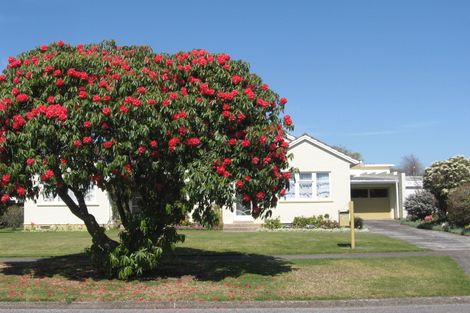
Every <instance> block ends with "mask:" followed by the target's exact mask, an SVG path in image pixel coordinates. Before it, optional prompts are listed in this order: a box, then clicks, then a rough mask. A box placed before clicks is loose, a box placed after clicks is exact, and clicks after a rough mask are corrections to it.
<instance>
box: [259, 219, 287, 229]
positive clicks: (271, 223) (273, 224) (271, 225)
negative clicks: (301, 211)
mask: <svg viewBox="0 0 470 313" xmlns="http://www.w3.org/2000/svg"><path fill="white" fill-rule="evenodd" d="M263 227H264V228H267V229H279V228H282V223H281V218H280V217H277V218H270V219H266V221H265V222H264V224H263Z"/></svg>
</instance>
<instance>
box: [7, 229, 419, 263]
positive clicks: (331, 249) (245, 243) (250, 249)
mask: <svg viewBox="0 0 470 313" xmlns="http://www.w3.org/2000/svg"><path fill="white" fill-rule="evenodd" d="M182 233H184V234H185V235H186V241H185V242H184V243H183V244H178V246H177V249H176V253H177V254H180V255H181V254H207V253H219V252H235V253H253V254H262V255H280V254H310V253H342V252H344V253H349V252H391V251H419V250H420V249H419V248H417V247H415V246H413V245H411V244H408V243H406V242H404V241H400V240H396V239H392V238H389V237H386V236H382V235H377V234H371V233H357V248H356V249H355V250H351V249H350V248H349V247H348V246H347V244H348V243H349V233H336V232H253V233H229V232H220V231H200V230H190V231H183V232H182ZM110 235H111V236H112V237H114V238H116V237H117V231H111V232H110ZM90 244H91V240H90V236H89V235H88V233H87V232H78V231H77V232H20V231H15V232H0V247H2V249H1V250H0V257H27V256H30V257H45V256H61V255H68V254H76V253H81V252H83V251H84V249H85V248H87V247H89V246H90Z"/></svg>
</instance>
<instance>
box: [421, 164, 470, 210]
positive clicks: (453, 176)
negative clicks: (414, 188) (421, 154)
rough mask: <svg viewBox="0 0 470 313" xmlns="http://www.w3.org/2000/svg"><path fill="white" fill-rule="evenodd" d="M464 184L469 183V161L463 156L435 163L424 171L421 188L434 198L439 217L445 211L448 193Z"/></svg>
mask: <svg viewBox="0 0 470 313" xmlns="http://www.w3.org/2000/svg"><path fill="white" fill-rule="evenodd" d="M465 182H470V159H468V158H466V157H464V156H455V157H452V158H450V159H448V160H445V161H439V162H435V163H433V164H432V165H431V166H430V167H428V168H426V170H425V171H424V177H423V186H424V188H426V189H427V190H429V191H430V192H431V193H432V194H433V195H434V196H435V197H436V199H437V201H438V206H439V209H440V213H441V215H445V212H446V210H447V198H448V195H449V192H450V191H451V190H452V189H454V188H456V187H458V186H460V185H461V184H463V183H465Z"/></svg>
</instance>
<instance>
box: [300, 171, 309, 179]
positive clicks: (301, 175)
mask: <svg viewBox="0 0 470 313" xmlns="http://www.w3.org/2000/svg"><path fill="white" fill-rule="evenodd" d="M299 178H300V180H312V173H306V172H303V173H300V174H299Z"/></svg>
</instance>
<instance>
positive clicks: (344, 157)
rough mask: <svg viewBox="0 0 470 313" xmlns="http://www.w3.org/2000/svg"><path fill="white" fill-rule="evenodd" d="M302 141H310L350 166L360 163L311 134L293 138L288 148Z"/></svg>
mask: <svg viewBox="0 0 470 313" xmlns="http://www.w3.org/2000/svg"><path fill="white" fill-rule="evenodd" d="M304 141H307V142H309V143H311V144H312V145H314V146H316V147H318V148H320V149H322V150H324V151H326V152H328V153H330V154H332V155H334V156H336V157H337V158H339V159H341V160H344V161H346V162H348V163H349V164H350V165H351V166H354V165H357V164H360V163H361V161H358V160H356V159H353V158H351V157H350V156H348V155H346V154H344V153H342V152H339V151H338V150H336V149H334V148H333V147H331V146H329V145H327V144H326V143H324V142H321V141H320V140H318V139H316V138H313V137H312V136H310V135H308V134H303V135H302V136H300V137H297V138H295V139H294V140H292V141H291V142H290V143H289V149H292V148H293V147H295V146H297V145H299V144H300V143H302V142H304Z"/></svg>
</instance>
